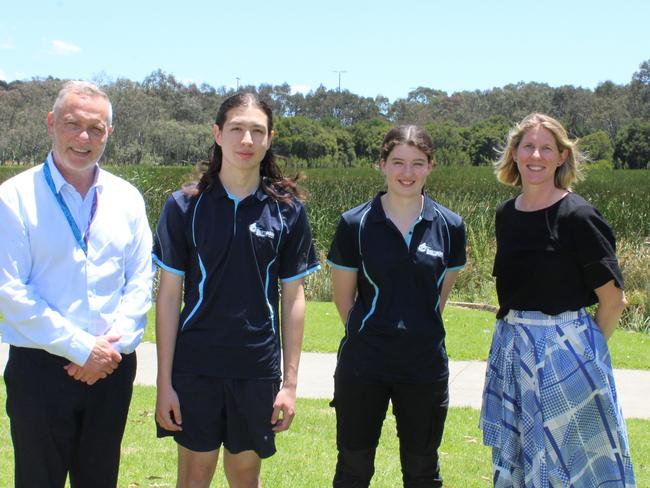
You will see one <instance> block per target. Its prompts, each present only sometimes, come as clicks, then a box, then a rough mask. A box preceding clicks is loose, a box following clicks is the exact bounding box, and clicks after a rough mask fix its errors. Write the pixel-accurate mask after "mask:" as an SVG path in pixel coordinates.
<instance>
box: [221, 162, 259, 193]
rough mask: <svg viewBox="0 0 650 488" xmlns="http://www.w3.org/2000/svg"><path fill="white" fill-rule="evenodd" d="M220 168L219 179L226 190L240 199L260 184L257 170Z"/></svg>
mask: <svg viewBox="0 0 650 488" xmlns="http://www.w3.org/2000/svg"><path fill="white" fill-rule="evenodd" d="M224 169H225V168H223V167H222V168H221V171H220V172H219V179H220V180H221V184H222V185H223V186H224V188H225V189H226V191H227V192H228V193H229V194H230V195H233V196H235V197H237V198H238V199H240V200H242V199H244V198H246V197H247V196H248V195H250V194H252V193H253V192H254V191H255V190H257V187H258V186H260V174H259V171H250V172H244V171H231V170H230V171H229V170H225V171H224Z"/></svg>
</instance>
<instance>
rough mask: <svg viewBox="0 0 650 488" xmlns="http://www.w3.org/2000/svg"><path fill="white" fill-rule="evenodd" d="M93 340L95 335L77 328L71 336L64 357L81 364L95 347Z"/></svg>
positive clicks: (84, 362)
mask: <svg viewBox="0 0 650 488" xmlns="http://www.w3.org/2000/svg"><path fill="white" fill-rule="evenodd" d="M95 340H96V337H95V336H93V335H92V334H89V333H88V332H86V331H84V330H81V329H78V330H77V331H76V332H75V333H74V335H73V336H72V339H71V341H70V345H69V346H68V353H67V354H66V357H67V358H68V359H70V360H71V361H72V362H73V363H75V364H78V365H79V366H83V365H84V364H86V361H87V360H88V357H89V356H90V353H91V352H92V350H93V348H94V347H95Z"/></svg>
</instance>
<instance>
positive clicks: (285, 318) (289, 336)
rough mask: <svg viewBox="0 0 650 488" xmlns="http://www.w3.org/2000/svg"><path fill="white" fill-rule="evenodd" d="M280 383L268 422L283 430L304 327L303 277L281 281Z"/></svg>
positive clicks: (291, 406) (291, 409) (292, 409)
mask: <svg viewBox="0 0 650 488" xmlns="http://www.w3.org/2000/svg"><path fill="white" fill-rule="evenodd" d="M281 315H282V317H281V321H280V324H281V325H280V327H281V328H282V376H283V378H282V387H281V389H280V391H279V392H278V394H277V396H276V397H275V403H274V404H273V414H272V416H271V423H272V424H273V425H274V427H273V431H274V432H282V431H283V430H287V429H288V428H289V426H290V425H291V422H292V421H293V417H294V416H295V414H296V388H297V386H298V366H299V364H300V349H301V347H302V337H303V333H304V330H305V287H304V280H303V279H297V280H293V281H288V282H283V283H282V310H281Z"/></svg>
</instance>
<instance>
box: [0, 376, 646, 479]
mask: <svg viewBox="0 0 650 488" xmlns="http://www.w3.org/2000/svg"><path fill="white" fill-rule="evenodd" d="M4 391H5V390H4V385H1V386H0V401H2V403H3V404H4ZM154 404H155V389H154V388H153V387H136V388H135V392H134V396H133V402H132V404H131V411H130V414H129V419H128V422H127V427H126V433H125V437H124V441H123V443H122V462H121V465H120V481H119V484H118V486H119V487H120V488H145V487H172V486H174V483H175V479H176V447H175V444H174V442H173V441H172V440H171V439H169V438H166V439H156V437H155V428H154V420H153V410H154ZM477 425H478V411H476V410H471V409H467V408H452V409H451V410H450V412H449V416H448V418H447V422H446V426H445V436H444V439H443V443H442V446H441V448H440V457H441V466H442V473H443V476H444V478H445V486H446V487H448V488H453V487H463V488H474V487H489V486H491V484H490V481H489V480H490V451H489V449H488V448H486V447H484V446H483V445H482V440H481V432H480V431H479V429H478V427H477ZM627 427H628V435H629V438H630V450H631V453H632V459H633V462H634V467H635V471H636V476H637V483H638V486H640V487H641V486H650V443H648V442H647V439H648V438H650V421H648V420H628V422H627ZM277 445H278V453H277V454H276V455H275V456H273V457H272V458H270V459H268V460H267V461H265V462H264V465H263V468H262V478H263V485H264V486H265V487H271V488H275V487H301V488H302V487H305V488H312V487H313V488H321V487H324V486H330V485H331V476H332V473H333V472H334V466H335V463H336V447H335V417H334V411H333V409H332V408H330V407H329V406H328V402H327V400H307V399H299V401H298V414H297V416H296V419H295V421H294V423H293V425H292V427H291V429H290V430H289V431H287V432H284V433H282V434H281V435H279V436H278V438H277ZM398 452H399V451H398V444H397V437H396V435H395V421H394V418H393V416H392V415H390V414H389V415H388V416H387V418H386V421H385V423H384V430H383V435H382V438H381V442H380V446H379V448H378V452H377V460H376V469H377V472H376V474H375V477H374V479H373V483H372V487H373V488H394V487H395V486H400V483H399V480H400V479H401V478H400V476H401V474H400V470H399V455H398ZM10 486H13V454H12V448H11V442H10V439H9V426H8V420H7V417H6V415H1V416H0V488H9V487H10ZM213 486H219V487H224V486H227V485H226V484H225V480H224V477H223V470H222V469H221V467H219V469H218V470H217V475H216V476H215V480H214V482H213Z"/></svg>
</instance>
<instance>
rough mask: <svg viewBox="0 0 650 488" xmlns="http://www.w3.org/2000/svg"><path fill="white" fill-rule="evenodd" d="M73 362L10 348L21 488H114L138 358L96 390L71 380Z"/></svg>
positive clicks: (128, 359) (131, 357)
mask: <svg viewBox="0 0 650 488" xmlns="http://www.w3.org/2000/svg"><path fill="white" fill-rule="evenodd" d="M68 363H69V361H68V360H67V359H65V358H62V357H59V356H54V355H52V354H49V353H48V352H46V351H43V350H41V349H30V348H23V347H15V346H11V348H10V350H9V360H8V361H7V366H6V368H5V373H4V379H5V384H6V386H7V414H8V415H9V421H10V429H11V438H12V441H13V445H14V459H15V486H16V487H17V488H44V487H48V488H59V487H60V488H63V486H64V485H65V480H66V477H67V475H68V474H69V475H70V486H71V487H72V488H104V487H105V488H109V487H110V488H115V486H116V485H117V478H118V471H119V464H120V444H121V442H122V436H123V434H124V428H125V425H126V417H127V414H128V410H129V404H130V402H131V394H132V392H133V381H134V379H135V371H136V367H137V360H136V356H135V353H133V354H125V355H122V361H121V362H120V365H119V366H118V368H117V369H116V370H115V371H113V373H112V374H110V375H109V376H108V377H107V378H105V379H103V380H99V381H98V382H97V383H95V384H94V385H92V386H88V385H86V384H85V383H81V382H79V381H76V380H74V379H73V378H71V377H69V376H68V374H67V372H66V371H65V370H64V369H63V367H64V366H65V365H66V364H68Z"/></svg>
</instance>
